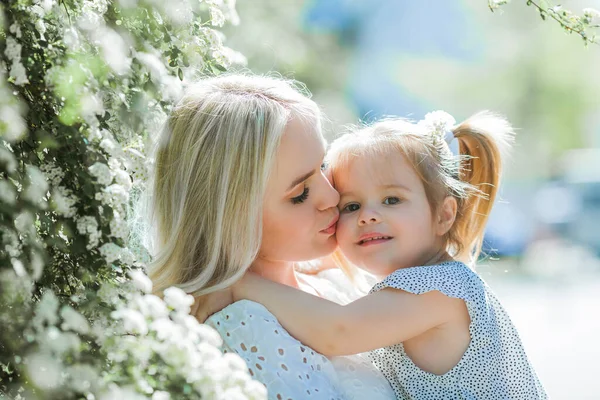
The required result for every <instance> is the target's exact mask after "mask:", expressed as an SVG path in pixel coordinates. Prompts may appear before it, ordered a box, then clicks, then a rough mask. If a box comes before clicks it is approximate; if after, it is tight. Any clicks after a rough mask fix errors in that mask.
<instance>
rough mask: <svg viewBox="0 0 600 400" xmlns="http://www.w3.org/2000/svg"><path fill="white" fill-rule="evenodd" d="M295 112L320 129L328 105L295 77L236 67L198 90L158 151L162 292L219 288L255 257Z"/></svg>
mask: <svg viewBox="0 0 600 400" xmlns="http://www.w3.org/2000/svg"><path fill="white" fill-rule="evenodd" d="M292 118H301V119H302V120H303V121H304V122H305V123H308V124H311V125H312V126H314V127H315V129H317V130H318V131H319V132H320V129H321V127H320V111H319V108H318V106H317V105H316V104H315V103H314V102H313V101H312V100H310V99H309V98H308V97H307V95H306V92H305V89H304V88H303V87H300V86H299V85H298V84H297V83H296V82H294V81H290V80H284V79H281V78H274V77H264V76H250V75H240V74H236V75H223V76H219V77H216V78H209V79H205V80H202V81H200V82H198V83H196V84H194V85H192V86H190V87H188V89H187V90H186V92H185V94H184V96H183V98H182V99H181V100H180V102H179V103H178V104H177V106H175V108H174V109H173V110H172V112H171V114H170V115H169V117H168V119H167V122H166V124H165V127H164V129H163V131H162V133H161V134H160V137H159V140H158V141H157V143H156V148H155V169H154V174H153V182H152V188H151V191H152V199H151V205H150V208H151V221H152V223H153V228H154V233H153V236H154V243H153V247H154V248H155V249H156V251H155V254H154V259H153V261H152V262H151V264H150V266H149V275H150V278H151V279H152V281H153V284H154V292H155V293H159V294H160V293H162V291H163V290H164V289H166V288H167V287H169V286H172V285H176V286H179V287H180V288H181V289H183V290H184V291H186V292H187V293H192V294H194V295H201V294H205V293H209V292H212V291H215V290H219V289H222V288H225V287H227V286H229V285H231V284H232V283H234V282H235V281H236V280H237V279H239V277H241V276H242V275H243V273H244V272H245V271H246V269H247V268H248V267H249V266H250V265H251V263H252V262H253V261H254V260H255V258H256V257H257V254H258V251H259V248H260V244H261V240H262V215H263V214H262V207H263V198H264V193H265V189H266V185H267V180H268V178H269V173H270V172H271V170H272V168H273V166H274V161H275V156H276V152H277V149H278V147H279V143H280V139H281V137H282V135H283V133H284V130H285V128H286V125H287V124H288V122H289V121H290V120H291V119H292Z"/></svg>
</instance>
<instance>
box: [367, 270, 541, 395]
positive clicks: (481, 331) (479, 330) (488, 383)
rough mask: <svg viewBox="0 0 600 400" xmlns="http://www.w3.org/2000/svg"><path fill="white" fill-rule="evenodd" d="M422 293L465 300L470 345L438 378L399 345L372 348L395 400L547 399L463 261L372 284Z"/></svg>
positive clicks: (508, 325)
mask: <svg viewBox="0 0 600 400" xmlns="http://www.w3.org/2000/svg"><path fill="white" fill-rule="evenodd" d="M387 287H389V288H395V289H401V290H404V291H406V292H409V293H414V294H422V293H426V292H429V291H432V290H437V291H440V292H442V293H444V294H445V295H446V296H450V297H455V298H459V299H462V300H464V301H465V303H466V305H467V309H468V311H469V315H470V317H471V325H470V334H471V342H470V344H469V347H468V348H467V350H466V352H465V353H464V355H463V357H462V358H461V360H460V361H459V362H458V364H457V365H456V366H455V367H453V368H452V369H451V370H450V371H448V372H447V373H445V374H443V375H435V374H432V373H430V372H426V371H424V370H422V369H420V368H419V367H417V366H416V365H415V364H414V363H413V362H412V361H411V359H410V358H409V357H408V356H407V355H406V353H405V352H404V347H403V346H402V343H400V344H397V345H394V346H390V347H385V348H381V349H377V350H374V351H372V352H370V356H371V358H372V360H373V362H374V364H375V366H376V367H377V368H378V369H379V370H380V371H381V372H382V373H383V374H384V375H385V377H386V378H387V379H388V381H389V382H390V384H391V385H392V387H393V389H394V392H395V393H396V397H397V398H398V399H427V400H428V399H431V400H433V399H519V400H526V399H546V398H547V395H546V393H545V391H544V388H543V387H542V385H541V383H540V381H539V379H538V377H537V375H536V373H535V371H534V370H533V367H532V366H531V363H530V362H529V359H528V358H527V355H526V354H525V350H524V349H523V344H522V343H521V339H520V338H519V335H518V333H517V330H516V329H515V327H514V325H513V324H512V322H511V320H510V318H509V316H508V314H507V313H506V311H505V310H504V308H503V307H502V305H501V304H500V302H499V301H498V299H497V298H496V296H495V295H494V293H493V292H492V290H491V289H490V288H489V286H488V285H487V284H486V283H485V282H484V281H483V280H482V279H481V278H480V277H479V275H477V274H476V273H475V272H474V271H472V270H471V269H470V268H469V267H468V266H466V265H465V264H464V263H461V262H456V261H451V262H445V263H441V264H438V265H432V266H421V267H413V268H405V269H401V270H398V271H395V272H394V273H392V274H391V275H389V276H388V277H387V278H385V279H384V280H383V281H382V282H380V283H378V284H376V285H375V286H374V287H373V288H372V289H371V293H373V292H376V291H378V290H381V289H384V288H387Z"/></svg>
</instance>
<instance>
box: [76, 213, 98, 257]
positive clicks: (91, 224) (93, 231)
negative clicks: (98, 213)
mask: <svg viewBox="0 0 600 400" xmlns="http://www.w3.org/2000/svg"><path fill="white" fill-rule="evenodd" d="M77 231H78V232H79V233H81V234H82V235H86V234H87V235H88V239H89V243H88V245H87V246H86V248H87V249H88V250H91V249H93V248H94V247H96V246H98V242H99V241H100V237H101V236H102V232H101V231H100V230H99V229H98V221H96V218H94V217H92V216H84V217H81V218H79V219H77Z"/></svg>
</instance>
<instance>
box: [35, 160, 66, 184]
mask: <svg viewBox="0 0 600 400" xmlns="http://www.w3.org/2000/svg"><path fill="white" fill-rule="evenodd" d="M40 170H41V171H42V172H43V173H44V175H46V178H47V179H48V180H49V181H50V183H52V185H53V186H58V185H59V184H60V182H61V181H62V180H63V179H64V177H65V173H64V172H63V170H62V168H61V167H58V166H56V164H54V163H53V162H48V163H46V164H43V165H41V166H40Z"/></svg>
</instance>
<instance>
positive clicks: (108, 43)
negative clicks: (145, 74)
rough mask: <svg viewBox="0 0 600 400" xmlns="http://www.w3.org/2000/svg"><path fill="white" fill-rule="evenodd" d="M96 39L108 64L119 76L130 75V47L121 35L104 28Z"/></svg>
mask: <svg viewBox="0 0 600 400" xmlns="http://www.w3.org/2000/svg"><path fill="white" fill-rule="evenodd" d="M95 39H96V41H98V42H99V43H100V48H101V49H102V55H103V56H104V61H106V64H107V65H108V66H109V67H110V68H111V69H112V70H113V71H114V72H115V73H117V74H118V75H125V74H126V73H128V72H129V70H130V68H131V58H130V57H129V55H128V54H129V46H128V45H127V43H125V41H124V40H123V38H122V37H121V35H119V34H118V33H117V32H115V31H114V30H112V29H110V28H107V27H103V28H102V29H100V30H99V31H98V33H97V34H96V35H95Z"/></svg>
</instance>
